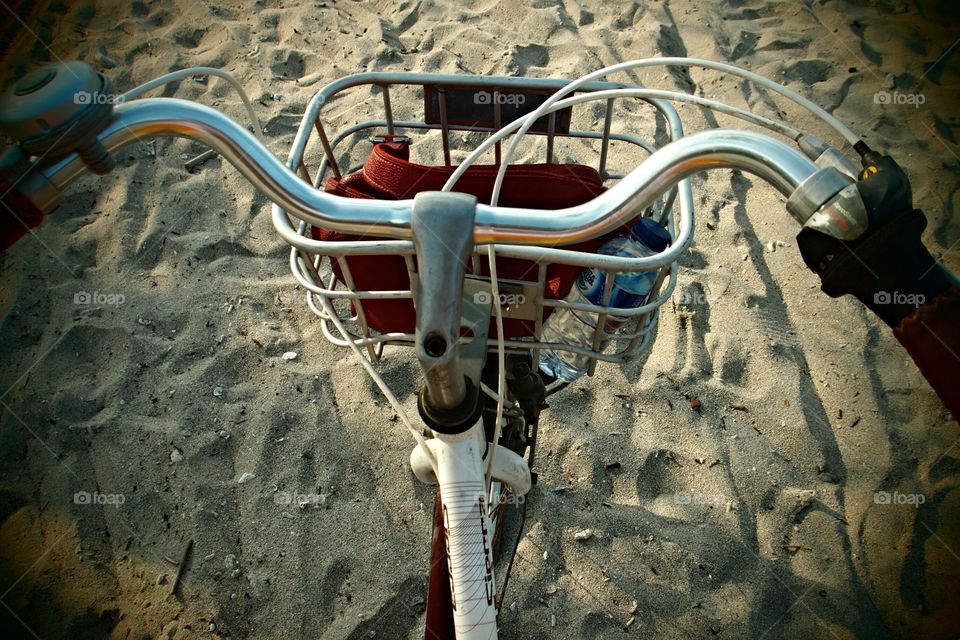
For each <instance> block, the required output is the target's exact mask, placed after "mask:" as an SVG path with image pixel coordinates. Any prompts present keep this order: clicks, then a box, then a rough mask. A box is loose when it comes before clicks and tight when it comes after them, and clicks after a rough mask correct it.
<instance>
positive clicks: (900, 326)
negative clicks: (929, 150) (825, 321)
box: [797, 151, 960, 421]
mask: <svg viewBox="0 0 960 640" xmlns="http://www.w3.org/2000/svg"><path fill="white" fill-rule="evenodd" d="M871 154H872V155H873V157H871ZM864 159H865V164H866V165H867V167H866V169H865V170H864V171H863V173H861V175H860V181H859V182H858V183H857V189H858V190H859V192H860V196H861V198H862V199H863V202H864V205H865V207H866V211H867V217H868V220H869V224H868V226H867V230H866V231H865V232H864V233H863V235H861V236H860V237H859V238H857V239H856V240H854V241H849V242H844V241H842V240H839V239H838V238H834V237H832V236H829V235H827V234H825V233H823V232H820V231H815V230H813V229H810V228H804V229H803V230H802V231H800V234H799V235H798V236H797V244H798V246H799V247H800V253H801V254H802V255H803V260H804V262H806V263H807V266H808V267H810V269H811V270H813V271H814V272H815V273H817V274H819V275H820V281H821V283H822V287H821V288H822V289H823V291H824V292H825V293H827V294H828V295H830V296H833V297H835V298H836V297H839V296H841V295H844V294H851V295H853V296H855V297H856V298H857V299H858V300H860V301H861V302H862V303H863V304H864V305H866V306H867V307H868V308H869V309H870V310H871V311H873V312H874V313H876V314H877V316H878V317H879V318H880V319H881V320H883V321H884V322H886V323H887V324H888V325H890V326H891V327H892V328H893V330H894V331H893V333H894V335H895V336H896V338H897V340H899V341H900V343H901V344H902V345H903V346H904V348H906V350H907V352H908V353H909V354H910V357H911V358H912V359H913V361H914V362H915V363H916V365H917V367H919V369H920V372H921V373H922V374H923V376H924V377H925V378H926V379H927V381H928V382H929V383H930V385H931V386H932V387H933V389H934V390H935V391H936V392H937V395H939V396H940V399H941V400H942V401H943V403H944V404H945V405H946V406H947V407H948V408H949V409H950V411H951V413H952V414H953V417H954V419H956V420H958V421H960V288H958V287H960V281H958V280H957V277H956V276H955V275H954V274H953V273H951V272H950V270H949V269H947V268H946V267H945V266H944V265H943V263H941V262H938V261H937V260H934V258H933V256H931V255H930V252H929V251H927V248H926V247H925V246H924V245H923V242H922V241H921V240H920V235H921V234H922V233H923V229H924V227H926V225H927V220H926V218H925V217H924V216H923V213H922V212H921V211H919V210H917V209H914V208H913V202H912V197H911V194H910V182H909V180H908V179H907V176H906V174H905V173H904V172H903V170H902V169H901V168H900V167H899V166H897V163H896V162H894V161H893V159H892V158H890V157H889V156H882V157H881V156H877V155H876V154H873V152H870V151H868V152H867V153H866V154H864Z"/></svg>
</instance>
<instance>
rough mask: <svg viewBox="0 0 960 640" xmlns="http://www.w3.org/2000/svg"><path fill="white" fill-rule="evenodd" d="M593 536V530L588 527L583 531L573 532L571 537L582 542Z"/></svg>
mask: <svg viewBox="0 0 960 640" xmlns="http://www.w3.org/2000/svg"><path fill="white" fill-rule="evenodd" d="M592 537H593V531H592V530H590V529H584V530H583V531H577V532H576V533H575V534H573V539H574V540H577V541H578V542H584V541H586V540H589V539H590V538H592Z"/></svg>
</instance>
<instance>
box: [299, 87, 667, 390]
mask: <svg viewBox="0 0 960 640" xmlns="http://www.w3.org/2000/svg"><path fill="white" fill-rule="evenodd" d="M564 84H565V82H563V81H559V80H542V79H527V78H495V77H486V76H451V75H439V74H404V73H364V74H357V75H356V76H349V77H347V78H343V79H341V80H339V81H336V82H334V83H332V84H330V85H328V86H327V87H324V88H323V89H322V90H321V91H320V92H318V93H317V94H316V95H315V96H314V98H313V100H312V101H311V103H310V106H309V107H308V109H307V113H306V114H305V115H304V118H303V122H302V124H301V127H300V130H299V132H298V134H297V137H296V139H295V141H294V145H293V149H292V151H291V154H290V158H289V160H288V165H289V166H290V167H291V168H292V169H294V170H296V171H298V172H299V175H300V176H301V177H302V178H303V179H304V180H306V181H307V182H310V183H311V184H312V185H313V186H314V187H317V188H319V187H320V185H323V186H324V187H325V188H326V190H327V191H328V192H330V193H333V194H335V195H340V196H344V197H353V198H379V199H405V198H412V197H413V195H414V194H415V193H417V192H420V191H428V190H439V189H440V188H441V187H442V186H443V184H444V183H445V182H446V180H447V178H448V177H449V176H450V174H451V173H452V171H453V168H454V167H453V166H452V165H453V163H452V155H453V154H454V153H456V150H455V149H454V146H453V144H452V141H453V133H454V132H462V136H463V137H462V138H461V141H462V142H464V143H468V142H470V141H471V137H475V136H478V135H485V134H487V133H490V132H493V131H496V130H498V129H499V128H500V126H501V125H500V122H501V120H503V119H505V118H509V119H511V120H512V119H514V118H516V117H518V116H520V115H523V114H524V113H529V112H530V111H532V110H533V109H535V108H536V107H537V106H539V104H542V102H543V100H545V99H546V97H548V96H549V95H550V94H551V93H553V92H554V91H555V90H556V89H558V88H560V87H561V86H563V85H564ZM623 86H624V85H620V84H613V83H594V84H591V85H586V86H585V87H584V88H583V89H582V90H585V91H596V90H601V89H608V88H620V87H623ZM401 87H402V88H404V89H407V90H412V91H413V96H414V98H413V99H412V100H410V101H409V102H407V103H399V104H398V106H397V107H394V99H393V98H392V97H391V93H392V92H396V91H397V90H398V88H401ZM356 88H359V89H366V91H367V97H368V102H369V96H371V95H375V94H376V93H380V94H381V96H382V105H383V117H382V118H376V117H371V118H370V119H368V120H364V121H358V122H355V123H354V124H352V125H349V124H348V125H346V126H345V127H344V128H343V129H342V130H340V131H338V132H337V133H336V134H335V135H334V136H333V137H332V138H331V137H329V136H328V135H327V127H326V126H325V124H324V121H323V119H321V114H320V111H321V108H322V107H324V106H327V105H330V104H331V103H334V102H335V101H336V100H337V99H338V98H339V97H340V96H341V95H342V94H343V93H344V92H346V91H347V90H350V89H356ZM470 95H473V96H478V95H480V96H483V95H486V96H488V97H489V99H488V100H487V102H486V104H487V106H490V109H489V110H488V113H487V114H486V116H484V114H483V113H482V109H481V110H480V112H479V113H478V111H477V109H476V108H475V107H474V108H473V109H471V108H470V106H469V101H467V100H465V99H464V97H465V96H470ZM503 95H513V96H523V97H524V99H525V100H529V103H530V104H528V105H527V107H526V108H525V109H522V110H521V109H520V108H519V106H518V105H517V104H515V103H516V102H519V101H518V100H514V101H513V103H514V104H511V102H510V101H506V102H505V101H503V100H502V99H500V96H503ZM418 98H419V100H418ZM421 100H422V103H423V104H424V105H425V108H424V109H423V113H422V114H417V115H419V116H420V117H419V119H413V118H411V119H405V118H399V117H395V113H394V112H395V110H396V111H400V110H401V106H400V104H407V105H408V107H409V106H411V105H413V104H416V103H417V102H420V101H421ZM650 102H652V103H654V106H655V107H657V109H658V110H659V111H660V113H661V114H662V116H665V117H666V118H667V119H668V120H669V121H670V122H671V123H672V124H677V123H679V118H678V117H677V116H676V112H675V111H674V110H673V109H672V107H670V106H669V105H668V104H666V103H661V102H659V101H650ZM364 104H367V103H364ZM481 104H484V103H483V102H481ZM501 105H502V106H503V107H504V108H502V109H501V108H500V106H501ZM508 106H512V107H514V108H513V110H512V111H511V110H510V109H508V108H506V107H508ZM613 107H614V105H613V100H608V101H607V104H606V111H605V117H604V120H603V127H602V131H594V130H589V129H586V128H585V129H575V128H572V122H573V120H574V119H573V117H572V114H571V113H570V110H569V109H568V110H565V111H562V112H559V113H557V112H555V113H552V114H550V115H549V116H544V117H543V118H541V119H540V121H538V122H537V123H536V124H535V125H534V126H533V127H532V128H531V132H532V133H534V134H535V135H537V136H539V137H540V138H542V139H543V141H544V142H545V143H546V144H545V146H546V150H545V151H546V158H545V159H546V162H541V163H524V164H516V165H511V166H510V167H508V169H507V172H506V178H505V181H504V185H503V188H502V190H501V193H500V198H499V201H498V203H499V204H501V205H504V206H521V207H527V208H537V209H544V214H545V215H549V213H548V212H549V210H550V209H558V208H563V207H569V206H573V205H576V204H580V203H582V202H586V201H588V200H590V199H592V198H593V197H595V196H597V195H599V194H600V193H602V192H603V191H604V189H605V187H604V182H605V181H609V180H615V179H618V178H620V177H622V176H621V175H618V174H614V173H611V172H609V171H608V170H607V158H608V155H609V148H610V143H611V141H618V142H620V143H625V144H626V145H628V146H633V147H635V148H637V149H639V150H642V151H644V152H651V151H652V150H654V149H655V147H654V146H653V145H652V144H650V143H648V142H646V141H645V140H644V139H643V138H641V137H639V136H638V135H635V134H633V133H628V132H623V133H614V132H612V130H611V129H612V120H613V112H614V108H613ZM407 110H408V111H409V109H407ZM414 117H416V116H414ZM678 129H679V127H678V126H674V127H672V131H674V132H676V131H677V130H678ZM383 130H386V132H387V133H386V134H383V133H381V132H382V131H383ZM314 131H316V133H317V136H316V138H317V139H318V140H319V145H320V147H321V149H322V156H321V161H320V163H319V167H318V169H317V171H316V172H315V173H314V174H313V177H311V172H310V171H309V170H308V168H307V164H306V160H305V151H306V149H307V144H308V142H310V140H311V134H312V133H313V132H314ZM398 131H403V132H417V133H418V134H419V135H418V137H417V139H416V141H415V142H414V144H413V146H414V148H415V149H416V150H417V151H418V152H419V151H420V149H421V147H427V146H429V145H430V143H431V142H439V150H438V151H436V152H435V154H434V157H435V158H437V157H439V156H440V153H441V152H442V158H443V164H442V165H440V164H433V165H425V164H418V163H414V162H411V161H410V146H411V138H410V137H408V136H406V135H399V134H398V133H397V132H398ZM371 132H373V133H375V134H377V135H374V136H372V137H371V136H370V133H371ZM437 138H439V140H438V139H437ZM560 139H570V140H576V139H580V140H583V141H588V142H594V143H596V144H598V145H600V151H599V162H598V163H597V165H596V167H597V168H596V169H594V168H593V167H592V166H587V165H586V164H581V163H577V162H562V163H560V162H556V161H555V160H556V158H555V155H556V154H555V146H556V141H558V140H560ZM369 142H373V148H372V149H370V147H369V146H368V145H369ZM344 148H346V151H343V149H344ZM366 150H369V151H368V154H367V157H366V158H365V159H364V161H363V162H362V165H359V166H355V165H353V164H351V163H352V162H355V157H354V156H356V155H357V152H360V153H362V152H363V151H366ZM581 151H583V149H581ZM338 152H339V156H338ZM425 153H426V155H428V156H429V153H430V151H429V150H427V151H426V152H425ZM500 155H501V153H500V147H499V144H498V145H496V147H495V160H496V162H499V161H500ZM588 156H593V157H596V156H597V154H596V152H592V153H588ZM589 159H592V158H589ZM341 166H354V167H355V168H354V170H352V171H350V172H348V173H346V174H344V173H343V172H342V171H341V170H340V167H341ZM497 166H498V165H497V164H493V165H475V166H472V167H471V168H470V169H468V170H467V172H466V173H465V174H464V175H463V176H462V177H461V179H460V180H459V181H458V183H457V185H456V190H457V191H462V192H466V193H471V194H473V195H475V196H476V197H477V198H478V200H480V201H481V202H489V200H490V193H491V191H492V187H493V181H494V178H495V175H496V170H497ZM674 195H675V192H674V193H671V194H669V195H668V196H667V197H666V198H665V199H664V202H663V203H662V206H661V207H660V209H659V210H656V211H648V212H643V213H646V214H648V215H649V214H652V215H656V216H658V221H660V222H661V223H662V224H664V225H665V226H666V227H667V229H668V231H669V232H670V234H671V237H675V235H674V224H673V214H672V206H671V204H672V202H673V198H674ZM640 213H642V212H638V214H640ZM298 231H299V233H300V234H301V235H302V236H304V237H309V238H312V239H313V240H314V242H313V243H311V247H314V250H313V251H312V252H311V255H310V256H309V258H310V259H311V260H312V265H311V266H312V268H307V267H306V265H304V264H303V263H302V258H303V257H304V256H303V255H302V254H301V255H299V256H298V250H297V249H294V250H293V253H292V254H291V266H292V268H293V271H294V275H295V276H297V278H298V280H299V281H300V282H301V284H303V285H304V286H305V287H306V288H307V290H308V293H307V303H308V305H309V307H310V309H311V310H312V311H313V312H314V313H315V314H316V315H317V316H318V317H319V318H320V319H321V326H322V331H323V334H324V337H326V338H327V339H328V340H330V341H331V342H333V343H334V344H337V345H341V346H346V344H347V343H346V341H347V340H351V341H354V342H355V343H356V344H358V345H360V346H364V347H366V348H367V349H368V352H369V354H370V355H371V357H373V358H374V359H376V358H379V357H380V356H381V354H382V353H383V348H384V346H385V345H387V344H393V345H400V346H411V345H413V341H414V335H413V332H414V324H415V315H414V309H413V291H414V290H415V287H416V283H417V277H416V274H417V268H416V256H415V254H414V250H413V244H412V242H403V241H392V240H391V241H388V240H385V239H382V238H376V237H370V236H365V237H361V236H354V235H346V234H340V233H335V232H331V231H328V230H326V229H320V228H311V227H310V226H309V225H307V224H305V223H302V224H301V225H300V228H299V230H298ZM619 233H620V231H619V230H615V231H613V232H611V233H610V234H609V235H608V236H604V237H600V238H594V239H592V240H589V241H587V242H583V243H579V244H577V245H570V246H567V247H564V248H563V249H556V248H538V247H512V246H509V245H497V246H496V248H495V252H496V256H497V272H498V287H499V290H500V294H501V299H500V300H499V301H497V302H498V303H499V304H500V305H501V310H502V313H503V317H504V339H505V345H506V347H507V349H508V350H510V351H517V352H530V351H531V350H532V351H533V352H534V353H533V355H534V357H537V351H538V350H539V349H540V348H542V347H544V346H548V345H546V344H545V343H543V342H541V341H540V339H541V328H542V325H543V322H544V321H545V320H546V319H547V317H549V315H550V314H551V313H552V312H553V310H554V309H555V308H558V307H565V306H569V303H567V302H565V301H564V300H563V298H564V297H565V296H566V295H567V293H568V292H569V290H570V287H571V286H572V284H573V282H574V281H575V279H576V277H577V276H578V274H579V273H580V272H581V271H582V270H583V269H584V268H591V267H595V268H601V269H605V270H606V271H608V272H609V275H610V276H611V277H608V278H607V281H608V282H612V280H613V277H612V275H613V272H614V270H612V269H610V268H609V267H608V266H606V265H605V264H604V260H603V257H602V256H598V255H597V254H596V253H595V251H596V249H597V248H598V247H599V246H600V245H601V244H602V243H603V242H604V241H605V240H606V239H607V238H608V237H610V236H612V235H618V234H619ZM675 266H676V265H675V263H671V264H670V265H668V266H667V267H662V268H659V269H655V270H657V271H659V273H658V277H657V279H656V285H655V289H654V294H652V295H651V298H653V299H652V300H651V301H650V302H648V303H647V304H645V305H643V306H642V307H640V308H638V309H631V310H626V312H625V310H622V309H621V310H616V311H617V314H618V315H620V316H623V315H626V316H628V317H630V320H631V321H630V322H628V323H627V325H626V326H624V327H623V328H621V329H620V331H619V332H617V333H616V334H614V335H612V336H608V335H606V334H604V333H603V332H602V330H598V331H597V332H596V335H595V340H594V345H593V348H591V349H584V348H582V347H577V346H574V345H565V344H551V345H549V346H551V347H552V348H558V349H566V350H569V351H574V352H577V353H581V354H583V355H587V356H588V357H589V358H590V359H591V372H592V369H593V365H594V363H595V361H596V360H605V361H620V360H624V359H628V358H631V357H634V356H635V355H637V354H638V353H640V352H641V351H643V350H644V349H645V348H647V347H649V344H650V342H651V338H652V335H653V333H654V330H655V327H656V322H657V318H658V307H659V306H660V305H661V304H662V303H663V302H664V301H665V300H666V299H667V298H668V297H669V295H670V293H671V292H672V289H673V286H674V283H675ZM470 267H471V268H469V269H468V271H469V272H470V274H469V275H468V283H467V286H466V289H467V290H468V291H476V292H477V295H483V293H482V292H483V291H489V265H488V262H487V256H486V248H484V247H479V248H478V249H477V250H476V251H475V254H474V257H473V261H472V265H470ZM633 270H643V269H637V268H634V269H633ZM668 276H669V280H667V277H668ZM664 281H667V286H666V287H662V286H661V285H662V283H663V282H664ZM661 288H662V289H663V290H662V291H660V289H661ZM607 289H608V290H607V291H606V293H605V298H604V300H605V301H608V300H609V295H610V291H609V289H610V287H609V286H608V287H607ZM657 294H659V295H657ZM328 310H329V312H333V313H336V314H337V316H338V318H339V319H340V320H341V321H342V322H343V323H344V325H345V326H346V327H347V329H348V335H347V336H340V335H337V334H336V333H335V329H333V328H332V327H331V323H330V319H329V315H328ZM580 311H581V312H584V311H585V312H587V313H591V314H596V315H597V325H596V326H598V327H603V326H604V322H603V319H604V318H605V316H606V315H607V314H609V313H611V311H613V309H611V308H609V307H603V306H593V305H591V306H590V308H589V309H587V310H584V309H580ZM608 340H609V345H607V342H608ZM488 341H489V344H490V347H491V348H496V330H495V327H494V326H493V325H491V331H490V334H489V338H488ZM605 345H607V346H606V349H605V348H604V346H605Z"/></svg>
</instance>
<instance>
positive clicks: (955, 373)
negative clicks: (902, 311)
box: [893, 287, 960, 422]
mask: <svg viewBox="0 0 960 640" xmlns="http://www.w3.org/2000/svg"><path fill="white" fill-rule="evenodd" d="M893 333H894V335H895V336H896V337H897V340H899V341H900V344H902V345H903V346H904V348H905V349H906V350H907V352H908V353H909V354H910V357H911V358H912V359H913V361H914V362H915V363H916V364H917V367H919V368H920V372H921V373H922V374H923V377H924V378H926V379H927V381H928V382H929V383H930V386H931V387H933V389H934V391H936V392H937V395H938V396H940V399H941V400H942V401H943V404H945V405H946V406H947V408H948V409H949V410H950V413H951V414H953V419H954V420H956V421H958V422H960V288H957V287H952V288H950V289H948V290H947V291H944V292H943V293H941V294H940V295H938V296H937V297H935V298H934V299H933V300H931V301H930V302H927V303H926V304H923V305H921V306H920V307H919V308H917V310H916V311H914V312H913V313H912V314H910V315H909V316H907V317H906V318H904V319H903V320H901V321H900V323H899V324H898V325H897V326H896V327H895V328H894V330H893Z"/></svg>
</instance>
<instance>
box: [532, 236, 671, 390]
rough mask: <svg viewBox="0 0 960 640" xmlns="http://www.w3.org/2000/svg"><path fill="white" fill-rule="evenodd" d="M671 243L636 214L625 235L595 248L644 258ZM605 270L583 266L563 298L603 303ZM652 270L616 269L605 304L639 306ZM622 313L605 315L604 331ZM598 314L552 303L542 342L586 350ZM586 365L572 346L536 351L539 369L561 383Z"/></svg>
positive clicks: (653, 276)
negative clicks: (552, 307)
mask: <svg viewBox="0 0 960 640" xmlns="http://www.w3.org/2000/svg"><path fill="white" fill-rule="evenodd" d="M669 244H670V234H669V233H667V230H666V229H664V228H663V227H661V226H660V225H659V224H658V223H657V222H656V221H654V220H653V219H652V218H646V217H644V218H640V219H639V220H637V222H636V223H635V224H634V225H633V228H632V229H631V232H630V234H629V235H626V236H619V237H616V238H613V239H612V240H608V241H607V242H605V243H603V245H601V247H600V249H599V250H598V251H597V253H599V254H601V255H608V256H621V257H625V258H643V257H647V256H652V255H656V254H658V253H660V252H661V251H663V250H664V249H666V248H667V245H669ZM606 277H607V273H606V272H605V271H603V270H601V269H584V270H583V271H582V272H581V273H580V277H579V278H577V282H576V284H575V285H574V286H573V287H572V288H571V289H570V293H569V294H568V295H567V297H566V298H565V299H566V301H567V302H580V303H583V304H593V305H598V306H603V289H604V285H605V282H606ZM656 277H657V272H656V271H637V272H622V273H618V274H616V276H615V278H614V280H613V287H612V288H611V290H610V303H609V305H607V306H610V307H617V308H620V309H633V308H635V307H639V306H640V305H642V304H643V303H644V302H646V300H647V296H648V295H650V291H651V290H652V289H653V284H654V281H655V280H656ZM626 321H627V318H620V317H617V316H613V315H610V316H607V320H606V330H607V331H613V330H615V329H616V328H617V327H619V326H620V325H622V324H623V323H624V322H626ZM596 323H597V315H596V314H592V313H586V312H583V311H575V310H573V309H561V308H557V309H555V310H554V312H553V313H552V314H551V315H550V317H549V318H547V321H546V322H545V323H544V325H543V330H542V331H541V337H542V340H543V342H559V343H563V344H570V345H574V346H578V347H584V348H586V349H592V348H593V336H594V332H595V329H596ZM589 365H590V358H589V357H588V356H583V355H580V354H577V353H573V352H572V351H562V350H556V351H554V350H552V349H543V350H541V351H540V370H541V371H543V372H544V373H547V374H549V375H551V376H553V377H554V378H557V379H559V380H563V381H564V382H573V381H574V380H576V379H577V378H579V377H580V376H582V375H583V374H584V373H586V372H587V367H588V366H589Z"/></svg>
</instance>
